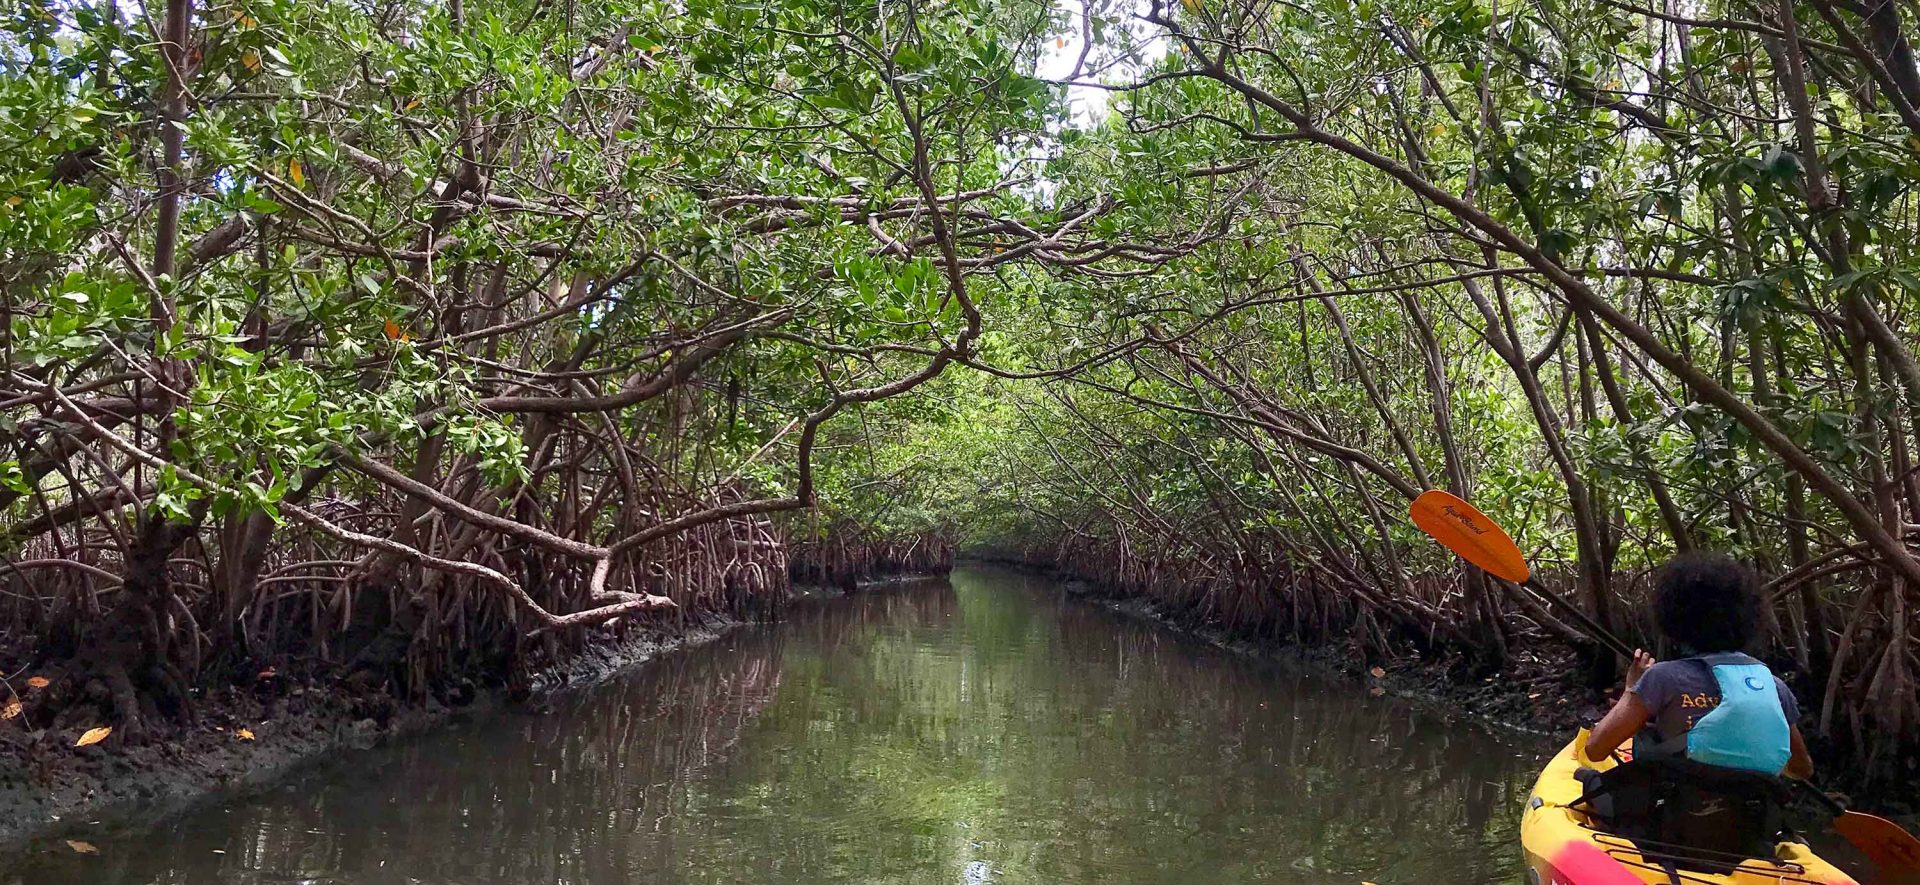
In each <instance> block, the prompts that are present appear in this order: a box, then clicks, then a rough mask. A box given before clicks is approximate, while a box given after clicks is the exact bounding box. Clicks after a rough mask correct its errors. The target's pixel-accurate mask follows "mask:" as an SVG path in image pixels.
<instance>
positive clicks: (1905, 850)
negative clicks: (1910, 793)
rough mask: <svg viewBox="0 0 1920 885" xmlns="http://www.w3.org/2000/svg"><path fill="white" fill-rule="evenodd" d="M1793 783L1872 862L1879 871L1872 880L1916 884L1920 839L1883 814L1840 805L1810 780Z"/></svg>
mask: <svg viewBox="0 0 1920 885" xmlns="http://www.w3.org/2000/svg"><path fill="white" fill-rule="evenodd" d="M1796 783H1798V784H1799V785H1800V787H1801V788H1802V789H1804V790H1805V791H1806V792H1807V793H1809V794H1810V795H1812V796H1813V798H1815V799H1818V800H1820V804H1821V805H1825V806H1826V807H1827V810H1828V811H1831V812H1833V831H1834V832H1836V833H1839V834H1840V835H1842V836H1844V837H1846V840H1847V841H1848V842H1852V843H1853V847H1855V848H1858V849H1860V853H1861V854H1864V855H1866V856H1867V859H1868V860H1870V861H1873V865H1874V866H1875V867H1876V868H1878V869H1879V871H1880V878H1879V879H1876V880H1875V881H1876V882H1877V883H1879V885H1920V839H1915V838H1914V837H1913V834H1912V833H1909V832H1907V831H1906V830H1904V829H1901V828H1900V825H1899V824H1896V823H1894V822H1893V821H1890V820H1887V819H1886V818H1884V817H1876V816H1874V815H1871V814H1867V813H1866V812H1862V811H1854V810H1852V809H1850V808H1848V807H1846V806H1845V805H1841V804H1840V801H1839V800H1837V799H1835V798H1833V797H1832V796H1829V795H1827V794H1826V793H1824V792H1822V791H1821V790H1820V788H1819V787H1816V786H1814V785H1813V784H1812V783H1810V782H1807V781H1796Z"/></svg>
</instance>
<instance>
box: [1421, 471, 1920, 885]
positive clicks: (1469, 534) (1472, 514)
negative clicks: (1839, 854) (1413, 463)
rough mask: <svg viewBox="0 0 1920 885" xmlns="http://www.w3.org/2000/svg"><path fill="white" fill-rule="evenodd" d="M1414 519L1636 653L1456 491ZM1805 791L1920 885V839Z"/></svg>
mask: <svg viewBox="0 0 1920 885" xmlns="http://www.w3.org/2000/svg"><path fill="white" fill-rule="evenodd" d="M1410 515H1411V516H1412V517H1413V524H1414V525H1417V526H1419V527H1420V530H1421V531H1423V532H1426V533H1427V534H1429V535H1432V536H1433V539H1434V540H1436V541H1439V542H1440V543H1441V544H1442V545H1443V546H1445V547H1446V548H1447V549H1449V550H1452V551H1453V552H1454V553H1457V554H1459V555H1460V558H1461V559H1464V560H1466V561H1468V562H1471V563H1473V564H1474V565H1477V566H1479V567H1480V568H1482V569H1484V570H1485V571H1486V572H1487V573H1488V574H1491V575H1493V576H1494V577H1496V578H1501V579H1503V580H1507V581H1511V582H1513V583H1515V584H1519V585H1520V586H1522V587H1525V588H1527V589H1528V590H1531V591H1533V593H1534V595H1536V596H1539V597H1540V598H1541V599H1544V600H1546V601H1547V602H1550V603H1552V604H1553V605H1554V606H1555V607H1557V608H1558V609H1559V610H1560V611H1562V612H1565V613H1566V614H1567V615H1569V616H1570V617H1572V618H1573V619H1574V620H1575V621H1578V622H1580V625H1581V626H1582V627H1584V628H1586V630H1587V633H1588V635H1590V636H1592V637H1593V638H1594V639H1596V640H1598V641H1599V642H1601V643H1602V644H1604V645H1607V646H1608V647H1610V648H1612V649H1613V650H1614V651H1617V652H1619V653H1620V654H1621V655H1624V656H1626V657H1628V658H1631V657H1633V652H1632V651H1630V650H1629V649H1628V646H1627V644H1626V643H1624V642H1621V641H1620V639H1619V637H1616V636H1614V635H1613V634H1612V633H1609V632H1607V630H1606V628H1605V627H1602V626H1600V625H1599V624H1596V623H1594V621H1593V619H1592V618H1589V617H1587V613H1586V612H1583V611H1581V610H1580V609H1579V608H1578V607H1576V606H1575V605H1574V604H1573V603H1570V602H1568V601H1566V600H1565V599H1562V598H1560V596H1559V595H1558V594H1555V593H1553V592H1552V591H1550V590H1548V589H1546V588H1545V587H1542V586H1540V585H1539V583H1537V582H1535V581H1534V580H1533V574H1532V571H1531V570H1530V569H1528V568H1527V558H1526V556H1525V554H1522V553H1521V552H1520V545H1518V544H1515V543H1513V538H1511V537H1509V536H1508V535H1507V533H1506V531H1505V530H1504V529H1502V528H1500V525H1499V523H1496V522H1494V521H1493V520H1492V519H1489V518H1488V517H1487V515H1486V514H1484V513H1481V512H1480V511H1479V510H1478V509H1476V508H1475V507H1474V506H1473V505H1472V504H1468V503H1467V502H1465V501H1462V500H1461V499H1460V498H1459V497H1457V496H1455V495H1451V494H1448V493H1446V492H1443V491H1440V490H1439V489H1432V490H1429V491H1426V492H1422V493H1421V494H1420V497H1418V498H1415V499H1413V507H1412V508H1411V511H1410ZM1798 783H1799V784H1800V785H1802V786H1803V787H1805V788H1806V791H1807V792H1809V793H1812V794H1813V795H1814V797H1815V798H1817V799H1819V800H1820V803H1821V804H1822V805H1825V806H1826V807H1827V810H1829V811H1831V812H1833V815H1834V817H1833V829H1834V832H1836V833H1839V834H1840V835H1841V836H1843V837H1845V838H1846V840H1847V841H1848V842H1852V843H1853V846H1854V847H1855V848H1858V849H1860V853H1861V854H1864V855H1866V856H1867V859H1868V860H1870V861H1872V862H1873V865H1874V866H1875V867H1876V868H1878V870H1879V872H1880V878H1879V879H1877V880H1876V881H1877V882H1878V883H1879V885H1920V839H1916V838H1914V836H1913V834H1912V833H1909V832H1907V831H1906V830H1904V829H1901V828H1900V825H1899V824H1896V823H1894V822H1893V821H1890V820H1887V819H1886V818H1883V817H1875V816H1873V815H1871V814H1866V813H1864V812H1859V811H1853V810H1850V809H1848V808H1847V807H1846V806H1844V805H1841V804H1840V803H1839V801H1837V800H1835V799H1834V798H1833V797H1832V796H1829V795H1827V794H1826V793H1823V792H1821V791H1820V789H1819V788H1818V787H1815V786H1814V785H1813V784H1811V783H1809V782H1807V781H1799V782H1798Z"/></svg>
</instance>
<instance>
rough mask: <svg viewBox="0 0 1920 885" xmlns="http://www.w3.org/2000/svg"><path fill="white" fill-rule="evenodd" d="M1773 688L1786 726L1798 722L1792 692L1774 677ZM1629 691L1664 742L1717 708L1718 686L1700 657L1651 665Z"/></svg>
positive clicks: (1798, 705) (1797, 708)
mask: <svg viewBox="0 0 1920 885" xmlns="http://www.w3.org/2000/svg"><path fill="white" fill-rule="evenodd" d="M1749 660H1751V659H1749ZM1753 663H1759V662H1758V661H1753ZM1773 685H1774V688H1775V689H1776V690H1778V691H1779V692H1780V709H1781V710H1782V711H1783V712H1785V713H1786V714H1787V724H1788V725H1792V724H1794V723H1795V722H1799V721H1800V704H1799V702H1798V701H1796V700H1794V697H1793V689H1790V688H1788V687H1787V684H1786V683H1785V682H1781V681H1780V677H1778V676H1775V677H1773ZM1632 690H1633V693H1634V694H1637V695H1639V696H1640V702H1641V703H1643V704H1646V705H1647V711H1648V712H1649V713H1651V714H1652V716H1651V717H1650V721H1651V722H1652V723H1653V726H1654V730H1655V731H1656V732H1658V733H1659V735H1660V739H1661V740H1663V741H1670V740H1673V739H1674V738H1676V737H1679V736H1680V735H1682V734H1685V733H1686V732H1687V731H1688V730H1690V729H1692V728H1693V724H1694V723H1695V722H1698V721H1700V717H1702V716H1705V715H1707V714H1708V713H1711V712H1713V708H1715V707H1718V706H1720V683H1719V682H1718V681H1717V680H1715V679H1714V678H1713V668H1712V667H1711V666H1709V665H1708V664H1707V662H1706V661H1703V660H1700V659H1699V658H1680V659H1679V660H1674V661H1661V662H1659V663H1657V664H1654V665H1653V666H1651V667H1648V668H1647V672H1646V674H1645V675H1642V676H1641V677H1640V681H1639V682H1636V683H1634V684H1633V689H1632Z"/></svg>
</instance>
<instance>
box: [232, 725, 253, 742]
mask: <svg viewBox="0 0 1920 885" xmlns="http://www.w3.org/2000/svg"><path fill="white" fill-rule="evenodd" d="M233 736H234V737H237V738H239V739H241V740H243V741H250V740H253V729H251V728H242V729H240V730H239V731H236V732H234V733H233Z"/></svg>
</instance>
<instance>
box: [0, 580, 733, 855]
mask: <svg viewBox="0 0 1920 885" xmlns="http://www.w3.org/2000/svg"><path fill="white" fill-rule="evenodd" d="M743 623H747V621H746V620H745V619H743V618H740V617H737V616H734V615H728V614H721V613H709V614H705V615H701V616H699V617H697V618H694V617H689V618H687V619H686V620H685V621H684V622H663V623H654V624H644V625H633V626H630V627H627V628H625V629H623V630H620V631H618V632H617V633H616V632H611V631H609V632H608V633H606V634H605V635H603V636H601V637H598V638H597V639H596V641H593V642H591V643H589V644H588V645H587V646H586V647H585V649H584V650H583V651H582V652H581V653H579V654H577V655H575V656H573V657H572V658H570V659H569V660H567V661H566V662H564V663H563V664H560V665H557V666H551V667H547V668H544V669H541V670H539V671H536V672H533V673H530V674H525V675H524V676H523V677H521V678H516V679H514V680H513V681H512V682H511V683H501V684H495V685H486V686H479V687H476V688H475V689H474V690H473V691H472V692H470V693H467V694H464V695H456V696H455V697H453V698H452V699H449V700H441V699H435V698H427V699H425V700H423V701H421V702H418V703H404V702H401V701H398V700H396V699H394V698H393V697H391V696H389V695H385V694H378V693H367V692H356V691H354V690H353V689H352V688H351V687H349V686H347V685H343V684H338V681H337V680H336V681H335V683H334V684H328V683H324V682H295V681H291V680H285V679H282V678H280V677H279V675H278V674H275V673H271V672H263V673H261V674H260V675H259V678H257V679H255V680H254V681H253V684H251V685H248V686H237V685H236V686H227V687H224V688H221V689H218V690H217V691H213V692H209V693H207V694H205V695H203V696H202V697H201V698H199V699H198V700H199V704H198V709H197V713H198V717H199V722H198V724H197V725H192V726H181V727H179V728H177V729H174V730H170V731H169V732H168V733H166V734H164V735H160V736H157V737H156V738H154V739H152V740H148V741H144V742H140V743H138V744H135V745H130V746H112V745H100V746H90V747H83V748H74V747H72V746H70V744H69V742H68V741H67V740H65V739H64V735H62V734H58V733H56V732H55V730H51V729H50V730H47V731H45V732H42V733H40V735H39V737H38V739H37V740H23V741H18V742H11V743H0V857H4V856H5V855H7V854H10V853H14V852H17V851H20V850H23V849H26V848H28V847H29V846H30V845H31V844H33V843H35V842H37V841H40V840H43V839H48V838H57V837H60V836H62V835H63V834H66V833H68V832H69V831H70V830H71V829H73V828H75V827H77V826H81V825H87V824H92V823H95V822H100V821H109V820H125V819H128V818H130V817H133V816H139V815H164V814H169V813H173V812H176V811H178V810H179V809H180V808H183V807H185V806H187V805H190V804H192V803H194V802H197V801H201V800H204V799H206V798H208V797H210V796H214V795H221V796H225V795H229V794H230V793H232V792H233V791H242V792H244V791H246V790H248V789H256V788H260V787H262V786H265V785H268V784H270V783H272V782H274V781H276V780H278V779H279V778H281V777H283V776H285V775H286V774H287V773H288V772H290V771H292V770H294V769H296V768H298V767H300V766H301V765H303V764H306V763H309V762H314V761H316V760H319V759H321V758H323V757H332V756H334V755H336V754H337V753H340V752H345V751H352V750H356V749H365V748H369V747H372V746H375V745H377V744H379V743H380V742H382V741H387V740H392V739H394V738H397V737H402V736H405V735H410V734H415V733H418V732H420V731H423V730H426V729H429V728H433V727H435V726H438V725H441V724H444V723H445V722H447V721H448V720H449V719H451V718H452V717H455V716H466V715H477V714H484V713H485V712H487V711H489V710H493V709H496V708H498V707H500V706H501V705H503V704H509V703H515V702H524V701H525V700H526V699H528V698H530V697H537V696H538V695H539V694H544V693H546V692H550V691H554V690H557V689H561V688H566V687H569V686H579V685H586V684H591V683H593V682H595V681H598V680H601V679H605V678H607V677H608V676H610V675H611V674H613V673H615V672H616V671H618V670H620V669H622V668H625V667H628V666H632V665H635V664H638V663H641V662H643V661H646V660H648V659H650V658H652V657H655V656H656V655H659V654H661V653H663V652H666V651H670V650H672V649H676V648H681V647H683V646H688V645H698V644H701V643H705V642H710V641H712V640H714V639H716V638H718V637H719V636H721V635H722V634H724V633H725V632H726V631H728V630H730V629H732V628H734V627H737V626H739V625H740V624H743Z"/></svg>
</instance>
